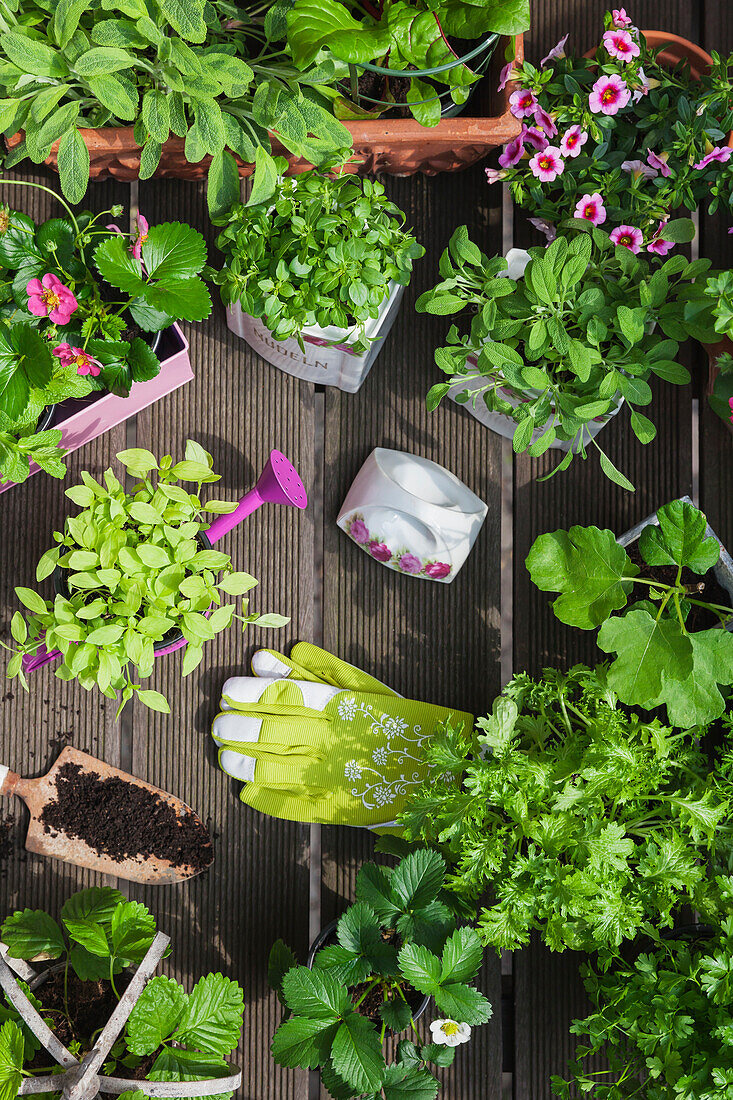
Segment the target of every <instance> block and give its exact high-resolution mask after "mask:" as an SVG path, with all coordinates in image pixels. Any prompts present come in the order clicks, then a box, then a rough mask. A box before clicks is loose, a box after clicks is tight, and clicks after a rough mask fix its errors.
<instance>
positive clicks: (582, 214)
mask: <svg viewBox="0 0 733 1100" xmlns="http://www.w3.org/2000/svg"><path fill="white" fill-rule="evenodd" d="M575 217H576V218H585V220H586V221H589V222H590V223H591V224H592V225H603V223H604V222H605V220H606V208H605V206H604V205H603V197H602V196H601V195H600V194H599V193H598V191H594V192H593V194H592V195H583V197H582V198H581V199H579V200H578V203H577V205H576V207H575Z"/></svg>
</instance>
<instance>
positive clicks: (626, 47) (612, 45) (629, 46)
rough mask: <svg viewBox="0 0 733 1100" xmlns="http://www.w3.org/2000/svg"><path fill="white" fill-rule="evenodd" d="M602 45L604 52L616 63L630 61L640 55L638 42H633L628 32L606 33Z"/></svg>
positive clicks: (615, 31)
mask: <svg viewBox="0 0 733 1100" xmlns="http://www.w3.org/2000/svg"><path fill="white" fill-rule="evenodd" d="M603 45H604V46H605V48H606V52H607V53H608V54H609V55H610V56H611V57H615V58H616V60H617V61H631V59H632V57H638V56H639V54H640V53H641V50H640V49H639V44H638V42H634V39H633V38H632V37H631V35H630V34H629V32H628V31H625V30H613V31H606V33H605V34H604V36H603Z"/></svg>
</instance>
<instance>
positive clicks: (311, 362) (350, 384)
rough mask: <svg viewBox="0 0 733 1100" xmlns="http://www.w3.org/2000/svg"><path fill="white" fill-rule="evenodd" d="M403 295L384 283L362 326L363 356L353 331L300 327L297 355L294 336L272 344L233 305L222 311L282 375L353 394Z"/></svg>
mask: <svg viewBox="0 0 733 1100" xmlns="http://www.w3.org/2000/svg"><path fill="white" fill-rule="evenodd" d="M404 292H405V288H404V286H400V285H399V284H398V283H390V284H389V294H388V295H387V297H386V298H385V299H384V301H383V302H382V305H381V306H380V309H379V316H378V317H375V318H373V319H371V320H370V321H369V322H368V323H367V324H366V325H365V327H364V338H365V339H366V340H367V341H369V342H370V343H369V349H368V351H366V352H361V351H357V350H355V348H354V345H355V343H356V342H357V340H358V337H359V335H360V334H359V332H358V330H357V329H345V328H334V327H332V326H330V327H328V328H319V327H318V326H314V327H312V328H304V329H303V331H302V332H301V336H302V339H303V343H304V344H305V350H304V351H303V350H302V349H301V348H300V345H299V344H298V341H297V340H296V339H295V338H294V337H291V338H290V339H288V340H276V339H275V337H274V336H273V335H272V333H271V332H270V330H269V329H268V327H267V325H266V324H265V323H264V321H262V320H260V319H259V318H256V317H250V316H249V314H247V313H244V312H243V310H242V308H241V306H239V305H235V306H230V307H229V309H227V327H228V328H229V329H230V330H231V331H232V332H235V333H236V334H237V336H241V337H242V339H243V340H246V341H247V343H248V344H249V346H250V347H251V348H254V350H255V351H256V352H257V354H258V355H261V356H262V358H263V359H266V360H267V362H268V363H272V365H273V367H278V368H279V369H280V370H282V371H285V373H286V374H292V375H295V377H296V378H301V379H302V380H303V381H304V382H316V383H318V384H319V385H321V386H336V387H337V388H338V389H340V390H345V391H346V392H347V393H356V391H357V390H358V389H359V388H360V387H361V384H362V382H363V381H364V379H365V378H366V376H367V374H368V373H369V371H370V370H371V367H372V364H373V363H374V360H375V359H376V358H377V356H378V355H379V352H380V351H381V349H382V344H383V343H384V341H385V339H386V338H387V334H388V333H389V330H390V329H391V328H392V325H393V324H394V321H395V318H396V316H397V312H398V310H399V308H400V301H401V299H402V295H403V294H404Z"/></svg>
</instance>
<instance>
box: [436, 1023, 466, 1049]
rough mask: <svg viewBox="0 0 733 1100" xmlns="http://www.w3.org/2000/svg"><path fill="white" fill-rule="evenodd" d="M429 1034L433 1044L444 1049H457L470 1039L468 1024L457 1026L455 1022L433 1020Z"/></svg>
mask: <svg viewBox="0 0 733 1100" xmlns="http://www.w3.org/2000/svg"><path fill="white" fill-rule="evenodd" d="M430 1034H431V1037H432V1040H433V1042H434V1043H438V1045H439V1046H444V1047H457V1046H460V1044H461V1043H467V1042H468V1040H469V1039H470V1038H471V1028H470V1027H469V1025H468V1024H459V1023H456V1021H455V1020H433V1022H432V1024H431V1025H430Z"/></svg>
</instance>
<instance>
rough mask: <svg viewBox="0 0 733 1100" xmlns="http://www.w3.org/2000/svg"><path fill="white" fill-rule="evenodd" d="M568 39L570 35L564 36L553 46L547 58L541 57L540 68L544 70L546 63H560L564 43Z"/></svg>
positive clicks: (563, 51) (563, 52)
mask: <svg viewBox="0 0 733 1100" xmlns="http://www.w3.org/2000/svg"><path fill="white" fill-rule="evenodd" d="M569 37H570V33H569V32H568V34H564V35H563V36H562V38H561V39H560V41H559V42H558V43H557V45H556V46H553V47H552V49H551V50H550V52H549V53H548V55H547V57H543V58H542V60H541V61H540V68H541V69H544V67H545V65H546V64H547V62H548V61H560V60H561V59H562V58H563V57H564V56H565V43H566V42H567V40H568V38H569Z"/></svg>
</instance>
